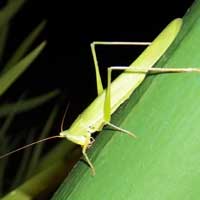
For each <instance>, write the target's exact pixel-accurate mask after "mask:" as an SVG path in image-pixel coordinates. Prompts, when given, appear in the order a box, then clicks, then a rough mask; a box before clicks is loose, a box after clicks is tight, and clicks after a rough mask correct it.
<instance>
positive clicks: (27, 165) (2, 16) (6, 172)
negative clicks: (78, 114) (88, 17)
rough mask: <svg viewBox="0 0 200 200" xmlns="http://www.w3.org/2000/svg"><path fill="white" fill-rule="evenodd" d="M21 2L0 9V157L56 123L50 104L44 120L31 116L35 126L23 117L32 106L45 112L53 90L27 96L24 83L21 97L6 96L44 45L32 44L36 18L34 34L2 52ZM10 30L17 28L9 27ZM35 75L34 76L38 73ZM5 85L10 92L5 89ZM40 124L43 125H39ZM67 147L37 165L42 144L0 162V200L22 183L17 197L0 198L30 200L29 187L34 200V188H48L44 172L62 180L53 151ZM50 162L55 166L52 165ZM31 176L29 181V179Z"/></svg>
mask: <svg viewBox="0 0 200 200" xmlns="http://www.w3.org/2000/svg"><path fill="white" fill-rule="evenodd" d="M27 2H28V1H27V0H15V1H13V0H9V1H7V2H6V3H5V5H4V6H2V7H1V10H0V63H1V67H0V96H1V104H0V123H1V124H0V142H1V146H0V152H1V155H3V154H5V153H7V152H9V151H11V150H13V149H16V148H17V147H19V146H20V145H21V143H23V144H25V143H27V144H29V143H31V142H32V141H33V140H36V137H37V139H42V138H45V137H48V135H49V134H50V132H51V131H52V127H53V125H54V123H55V121H56V118H57V114H58V112H59V109H60V104H59V103H55V101H54V104H55V106H54V107H52V105H48V112H46V113H48V115H49V116H45V115H41V116H37V120H36V122H38V121H40V119H41V121H42V123H34V122H33V123H32V120H33V117H32V118H30V119H29V117H27V116H28V113H29V112H31V110H33V109H36V110H37V108H38V107H40V108H42V107H44V108H45V104H47V102H49V101H50V100H52V99H55V98H56V97H58V96H59V95H60V91H59V90H58V89H54V88H53V90H52V91H49V92H45V93H44V94H38V95H37V96H33V95H32V94H31V91H30V89H29V86H28V85H27V84H26V83H23V89H22V91H23V92H22V94H18V96H16V97H15V98H13V95H12V93H11V92H10V91H12V90H17V89H18V88H16V86H15V83H16V82H17V80H18V79H19V77H21V75H22V74H24V72H25V71H26V70H27V69H28V68H29V67H34V66H35V65H36V64H37V65H40V62H37V63H35V62H34V61H35V60H37V58H38V56H39V55H40V54H42V52H43V49H44V48H45V46H46V42H45V41H42V42H41V41H39V39H38V38H39V36H40V35H41V33H42V32H43V31H44V29H45V26H46V20H43V19H41V22H40V23H39V24H38V26H36V27H35V28H34V30H32V31H31V32H30V33H29V34H28V35H26V36H25V38H24V39H23V41H21V42H20V45H19V46H16V47H14V48H15V51H14V52H9V48H8V47H7V46H8V42H9V40H10V39H12V38H11V37H14V34H12V33H11V32H10V30H11V28H12V25H13V23H16V22H15V21H14V22H13V20H14V18H15V16H16V14H18V13H19V12H21V9H22V8H23V6H24V5H25V4H26V3H27ZM26 20H27V19H26ZM15 26H17V25H16V24H15ZM19 27H20V26H19ZM24 29H26V27H23V31H24ZM38 43H39V44H38ZM11 53H12V54H11ZM10 54H11V56H9V57H8V56H7V55H10ZM7 57H8V58H7ZM5 58H6V59H5ZM38 73H40V72H39V71H38ZM22 81H23V80H22ZM11 86H12V90H10V87H11ZM16 93H17V92H16ZM49 106H50V108H49ZM33 116H34V115H33ZM45 118H48V119H47V120H45ZM44 120H45V121H46V122H44ZM38 133H39V134H38ZM68 144H69V145H66V143H64V144H63V143H61V144H60V145H58V146H57V147H56V148H55V152H57V153H56V154H52V153H51V152H50V153H49V154H48V155H47V156H46V157H45V158H43V161H41V158H42V155H43V150H44V144H42V143H41V144H39V145H36V147H35V148H29V149H26V150H25V151H22V152H19V153H18V154H17V155H16V154H15V156H10V157H6V158H4V159H1V160H0V196H1V197H2V196H3V195H5V194H6V193H7V192H8V191H12V190H14V189H15V188H17V187H18V186H19V185H21V184H22V183H23V182H24V181H25V180H27V182H28V183H25V184H24V185H22V186H21V187H20V188H22V190H20V189H19V190H18V192H11V193H9V194H8V195H7V196H4V197H2V199H4V198H5V199H9V198H10V199H30V198H32V197H30V196H29V194H28V193H30V191H32V193H33V188H35V193H34V195H33V194H30V195H31V196H37V195H38V193H40V192H41V191H43V189H44V187H41V185H39V183H44V180H46V185H47V186H48V184H47V183H49V178H52V177H51V175H49V173H50V174H52V175H54V177H55V176H57V172H59V175H58V177H57V183H58V182H59V181H60V180H61V178H62V177H63V176H64V175H63V173H62V172H60V171H59V170H58V169H59V168H64V166H65V164H64V163H65V160H64V159H62V158H63V157H64V156H65V155H64V153H63V151H61V150H59V149H61V148H62V149H65V150H66V152H67V151H71V150H72V149H73V147H74V146H73V145H70V143H68ZM57 159H60V160H61V161H58V162H55V160H57ZM53 163H54V164H55V165H52V164H53ZM56 163H57V164H56ZM59 163H60V164H59ZM50 164H51V166H50ZM37 167H38V168H37ZM65 167H66V166H65ZM65 169H66V168H65ZM63 171H64V170H63ZM66 172H67V170H66V171H65V173H64V174H66ZM38 173H39V174H38ZM31 177H34V178H33V180H32V178H31ZM59 177H60V178H59ZM55 185H56V183H55ZM55 187H56V186H55ZM24 190H25V192H24ZM10 194H11V196H10Z"/></svg>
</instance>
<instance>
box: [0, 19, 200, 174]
mask: <svg viewBox="0 0 200 200" xmlns="http://www.w3.org/2000/svg"><path fill="white" fill-rule="evenodd" d="M181 25H182V20H181V19H180V18H178V19H175V20H173V21H172V22H171V23H170V24H169V25H168V26H167V27H166V28H165V29H164V30H163V31H162V32H161V33H160V34H159V35H158V37H157V38H156V39H155V40H154V41H153V42H152V43H144V42H93V43H92V44H91V50H92V56H93V59H94V66H95V72H96V82H97V93H98V96H97V98H96V99H95V100H94V101H93V102H92V103H91V104H90V105H89V106H88V107H87V108H86V109H85V110H84V111H83V112H82V113H81V114H80V115H79V116H78V117H77V119H76V120H75V121H74V122H73V123H72V125H71V126H70V128H69V129H68V130H62V128H61V132H60V134H59V135H58V136H53V137H50V138H46V139H43V140H40V141H37V142H34V143H32V144H29V145H26V146H24V147H22V148H20V149H17V150H15V151H12V152H10V153H8V154H5V155H4V156H2V157H5V156H8V155H10V154H12V153H14V152H16V151H19V150H21V149H23V148H27V147H28V146H31V145H34V144H36V143H38V142H42V141H45V140H48V139H52V138H56V137H59V138H60V137H61V138H66V139H68V140H70V141H71V142H73V143H75V144H78V145H80V146H81V147H82V153H83V155H84V157H85V159H86V161H87V163H88V165H89V166H90V168H91V170H92V174H93V175H94V174H95V168H94V166H93V164H92V162H91V161H90V159H89V157H88V156H87V153H86V150H87V148H88V147H90V146H91V145H92V143H93V142H94V138H93V137H92V134H93V133H95V132H97V131H101V130H102V129H103V127H104V126H105V125H108V126H110V127H111V128H113V129H115V130H118V131H121V132H123V133H126V134H128V135H130V136H132V137H136V136H135V134H133V133H131V132H129V131H128V130H125V129H123V128H122V127H117V126H116V125H114V124H112V123H111V122H110V119H111V115H112V114H113V113H114V112H115V111H116V109H117V108H118V107H119V106H120V105H121V104H122V103H124V102H125V101H126V100H127V99H128V98H129V96H130V95H131V94H132V92H133V91H134V90H135V89H136V88H137V87H138V86H139V85H140V84H141V83H142V81H143V80H144V78H145V76H146V75H147V74H148V73H155V72H158V73H166V72H175V73H177V72H200V69H196V68H181V69H180V68H152V67H153V65H154V64H155V63H156V62H157V61H158V60H159V59H160V57H161V56H162V55H163V54H164V52H165V51H166V50H167V49H168V47H169V46H170V45H171V43H172V42H173V41H174V39H175V38H176V36H177V34H178V32H179V30H180V28H181ZM95 45H149V46H148V47H147V48H146V49H145V50H144V51H143V53H142V54H141V55H140V56H139V57H138V58H137V59H136V60H135V61H134V62H133V63H132V64H131V65H130V66H129V67H125V66H113V67H109V68H108V77H107V88H106V89H103V86H102V81H101V77H100V73H99V67H98V61H97V56H96V51H95ZM113 70H124V72H123V73H121V75H119V76H118V77H117V78H116V79H115V80H114V81H112V82H111V73H112V71H113ZM62 125H63V122H62ZM61 127H62V126H61ZM2 157H0V158H2Z"/></svg>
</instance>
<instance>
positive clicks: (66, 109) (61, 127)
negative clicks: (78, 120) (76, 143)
mask: <svg viewBox="0 0 200 200" xmlns="http://www.w3.org/2000/svg"><path fill="white" fill-rule="evenodd" d="M69 104H70V102H69V103H68V104H67V107H66V108H65V112H64V115H63V118H62V122H61V125H60V131H61V132H63V125H64V121H65V117H66V114H67V111H68V109H69Z"/></svg>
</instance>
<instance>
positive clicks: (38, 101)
mask: <svg viewBox="0 0 200 200" xmlns="http://www.w3.org/2000/svg"><path fill="white" fill-rule="evenodd" d="M59 93H60V92H59V90H54V91H51V92H48V93H47V94H43V95H41V96H38V97H34V98H30V99H26V100H21V101H20V102H16V103H7V104H3V105H1V106H0V117H4V116H7V115H9V114H10V113H12V112H15V114H19V113H22V112H27V111H29V110H31V109H33V108H36V107H38V106H40V105H42V104H43V103H45V102H47V101H49V100H50V99H52V98H54V97H56V96H58V94H59Z"/></svg>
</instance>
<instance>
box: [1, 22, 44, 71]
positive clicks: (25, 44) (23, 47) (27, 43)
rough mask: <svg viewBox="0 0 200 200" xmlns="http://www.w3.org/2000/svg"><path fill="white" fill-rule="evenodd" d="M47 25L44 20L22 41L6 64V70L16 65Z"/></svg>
mask: <svg viewBox="0 0 200 200" xmlns="http://www.w3.org/2000/svg"><path fill="white" fill-rule="evenodd" d="M45 25H46V20H43V21H42V22H41V23H40V24H39V25H38V26H37V27H36V28H35V29H34V30H33V31H32V32H31V33H30V34H29V35H28V36H27V37H26V39H25V40H24V41H23V42H22V43H21V45H20V46H19V47H18V49H17V50H16V51H15V53H14V55H13V56H12V57H11V58H10V59H9V61H8V63H6V65H5V66H4V70H5V69H6V70H7V69H8V68H10V67H12V66H13V65H15V64H16V63H17V62H18V61H19V60H20V59H21V58H22V57H23V56H24V54H25V53H26V52H27V51H28V49H29V48H30V46H31V45H32V44H33V42H34V41H35V40H36V39H37V38H38V36H39V34H40V33H41V32H42V30H43V29H44V27H45Z"/></svg>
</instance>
